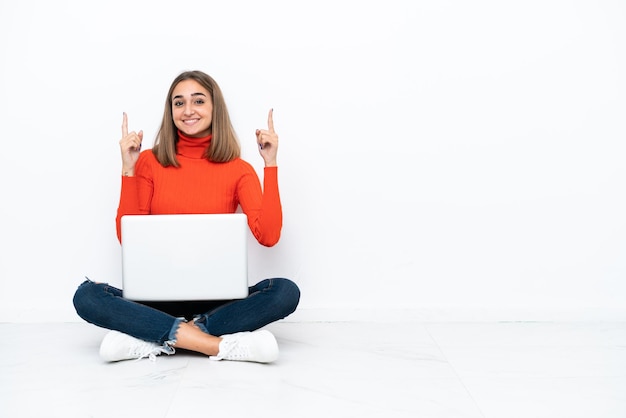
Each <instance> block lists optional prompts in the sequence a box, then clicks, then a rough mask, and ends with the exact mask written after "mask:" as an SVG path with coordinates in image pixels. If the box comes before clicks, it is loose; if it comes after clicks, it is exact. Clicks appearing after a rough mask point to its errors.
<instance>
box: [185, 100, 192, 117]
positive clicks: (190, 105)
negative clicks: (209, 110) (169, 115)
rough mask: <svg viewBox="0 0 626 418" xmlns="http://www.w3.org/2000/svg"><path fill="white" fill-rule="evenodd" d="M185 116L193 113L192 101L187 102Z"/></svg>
mask: <svg viewBox="0 0 626 418" xmlns="http://www.w3.org/2000/svg"><path fill="white" fill-rule="evenodd" d="M183 112H184V114H185V116H189V115H193V112H194V110H193V105H192V104H191V103H187V104H185V109H184V110H183Z"/></svg>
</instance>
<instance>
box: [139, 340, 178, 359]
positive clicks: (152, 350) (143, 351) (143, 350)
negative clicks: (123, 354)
mask: <svg viewBox="0 0 626 418" xmlns="http://www.w3.org/2000/svg"><path fill="white" fill-rule="evenodd" d="M175 351H176V350H174V347H171V346H170V345H164V346H163V345H155V344H154V343H149V342H147V341H146V342H144V343H143V344H140V345H137V346H135V347H133V349H132V350H131V352H130V355H131V356H133V357H137V360H136V361H138V360H141V359H142V358H145V357H148V358H149V359H150V361H156V356H158V355H159V354H161V353H164V354H174V352H175Z"/></svg>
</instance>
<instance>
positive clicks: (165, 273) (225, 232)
mask: <svg viewBox="0 0 626 418" xmlns="http://www.w3.org/2000/svg"><path fill="white" fill-rule="evenodd" d="M121 224H122V226H121V228H122V283H123V296H124V298H126V299H130V300H135V301H155V302H156V301H194V300H196V301H197V300H225V299H241V298H245V297H247V296H248V252H247V250H248V244H247V230H248V223H247V217H246V215H245V214H243V213H233V214H210V215H207V214H203V215H126V216H123V217H122V221H121Z"/></svg>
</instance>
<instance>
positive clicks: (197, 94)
mask: <svg viewBox="0 0 626 418" xmlns="http://www.w3.org/2000/svg"><path fill="white" fill-rule="evenodd" d="M194 96H204V97H206V94H204V93H191V97H194ZM182 98H183V95H182V94H179V95H178V96H174V97H172V100H174V99H182Z"/></svg>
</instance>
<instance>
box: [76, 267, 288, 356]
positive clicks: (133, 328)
mask: <svg viewBox="0 0 626 418" xmlns="http://www.w3.org/2000/svg"><path fill="white" fill-rule="evenodd" d="M299 301H300V290H299V289H298V286H297V285H296V284H295V283H293V282H292V281H291V280H288V279H281V278H274V279H266V280H263V281H261V282H259V283H257V284H256V285H254V286H251V287H250V288H249V294H248V297H247V298H245V299H238V300H228V301H206V302H171V303H170V302H153V303H152V302H151V303H149V302H141V303H139V302H133V301H131V300H128V299H124V298H123V297H122V291H121V290H120V289H117V288H115V287H113V286H110V285H108V284H106V283H95V282H92V281H91V280H89V279H87V280H85V281H84V282H83V283H82V284H81V285H80V286H79V287H78V289H77V290H76V293H75V294H74V307H75V308H76V312H77V313H78V315H79V316H80V317H81V318H83V319H84V320H85V321H87V322H89V323H92V324H94V325H97V326H99V327H103V328H107V329H111V330H116V331H120V332H123V333H124V334H128V335H132V336H133V337H135V338H139V339H141V340H144V341H150V342H154V343H158V344H165V343H168V344H170V345H171V344H173V343H174V342H175V341H176V332H177V331H178V327H179V325H180V323H181V322H183V321H185V320H187V319H191V318H194V319H195V323H196V325H198V327H199V328H200V329H201V330H202V331H204V332H206V333H208V334H211V335H215V336H220V335H224V334H233V333H235V332H241V331H254V330H256V329H259V328H261V327H263V326H265V325H267V324H269V323H272V322H274V321H277V320H279V319H282V318H285V317H286V316H287V315H289V314H291V313H292V312H294V311H295V310H296V307H297V306H298V302H299Z"/></svg>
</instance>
